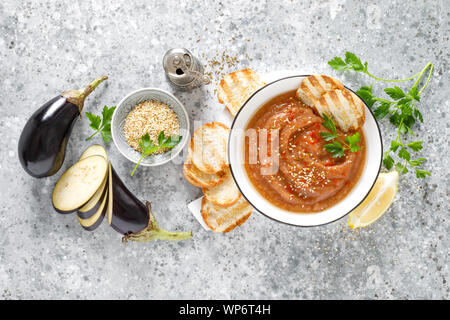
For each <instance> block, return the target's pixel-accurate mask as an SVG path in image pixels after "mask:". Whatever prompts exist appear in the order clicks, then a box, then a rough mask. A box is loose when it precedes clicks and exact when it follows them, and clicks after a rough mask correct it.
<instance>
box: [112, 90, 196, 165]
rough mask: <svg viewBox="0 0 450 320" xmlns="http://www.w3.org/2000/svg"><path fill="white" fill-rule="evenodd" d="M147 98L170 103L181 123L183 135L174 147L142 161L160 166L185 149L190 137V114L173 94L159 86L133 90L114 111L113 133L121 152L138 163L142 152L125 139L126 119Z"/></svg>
mask: <svg viewBox="0 0 450 320" xmlns="http://www.w3.org/2000/svg"><path fill="white" fill-rule="evenodd" d="M146 100H156V101H159V102H162V103H165V104H166V105H168V106H169V107H170V108H171V109H172V110H173V111H174V112H175V114H176V115H177V117H178V121H179V123H180V132H179V135H181V136H183V137H182V139H181V141H180V142H179V143H178V144H177V145H176V146H175V147H174V148H173V149H171V150H169V151H167V152H164V153H161V154H156V155H152V156H148V157H147V158H145V159H144V160H142V161H141V163H140V165H142V166H159V165H161V164H164V163H167V162H169V161H170V160H172V159H173V158H175V157H176V156H177V155H178V153H180V151H181V150H183V148H184V146H185V145H186V143H187V141H188V138H189V126H190V124H189V116H188V114H187V112H186V109H185V108H184V106H183V104H182V103H181V102H180V100H178V99H177V98H176V97H175V96H174V95H173V94H171V93H169V92H167V91H164V90H161V89H157V88H143V89H139V90H136V91H133V92H131V93H130V94H128V95H127V96H126V97H125V98H123V99H122V100H121V101H120V102H119V104H118V105H117V107H116V110H115V111H114V114H113V117H112V120H111V135H112V140H113V141H114V144H115V145H116V147H117V149H118V150H119V152H120V153H121V154H122V155H123V156H124V157H125V158H127V159H128V160H130V161H131V162H134V163H138V161H139V159H140V158H141V153H140V152H138V151H136V150H134V149H133V148H132V147H131V146H130V145H129V144H128V142H127V141H126V139H125V133H124V127H125V119H126V117H127V115H128V113H130V111H131V109H133V107H134V106H135V105H137V104H138V103H141V102H143V101H146Z"/></svg>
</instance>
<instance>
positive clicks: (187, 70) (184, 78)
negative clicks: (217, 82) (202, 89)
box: [163, 48, 210, 89]
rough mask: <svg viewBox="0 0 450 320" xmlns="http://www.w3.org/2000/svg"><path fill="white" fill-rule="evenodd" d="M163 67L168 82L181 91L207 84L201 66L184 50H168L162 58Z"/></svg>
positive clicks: (207, 79) (207, 81) (206, 77)
mask: <svg viewBox="0 0 450 320" xmlns="http://www.w3.org/2000/svg"><path fill="white" fill-rule="evenodd" d="M163 67H164V71H165V72H166V76H167V78H168V79H169V81H170V82H171V83H172V84H173V85H175V86H177V87H179V88H182V89H192V88H193V87H196V86H197V87H198V86H200V85H201V84H209V82H210V80H209V78H208V76H206V75H205V74H204V70H203V65H202V64H201V62H200V61H199V60H198V59H197V58H196V57H195V56H193V55H192V53H191V52H190V51H189V50H187V49H184V48H179V49H178V48H177V49H170V50H169V51H167V52H166V54H165V55H164V58H163Z"/></svg>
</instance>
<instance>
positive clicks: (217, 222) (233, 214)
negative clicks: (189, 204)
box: [201, 197, 253, 232]
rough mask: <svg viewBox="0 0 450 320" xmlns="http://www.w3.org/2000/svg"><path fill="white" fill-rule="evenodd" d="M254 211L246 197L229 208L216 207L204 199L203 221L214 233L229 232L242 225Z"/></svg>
mask: <svg viewBox="0 0 450 320" xmlns="http://www.w3.org/2000/svg"><path fill="white" fill-rule="evenodd" d="M252 210H253V208H252V206H251V205H250V204H249V203H248V202H247V201H246V200H245V199H244V197H241V198H240V199H239V200H238V201H237V202H236V203H235V204H233V205H232V206H230V207H227V208H223V207H219V206H216V205H214V204H213V203H212V202H210V201H209V200H208V199H207V198H206V197H204V198H203V200H202V210H201V211H202V217H203V220H204V221H205V223H206V225H207V226H208V227H209V228H210V229H211V230H212V231H214V232H229V231H231V230H233V229H234V228H235V227H237V226H240V225H242V224H243V223H244V222H245V221H246V220H247V219H248V218H249V217H250V215H251V213H252Z"/></svg>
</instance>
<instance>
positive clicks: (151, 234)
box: [122, 201, 192, 243]
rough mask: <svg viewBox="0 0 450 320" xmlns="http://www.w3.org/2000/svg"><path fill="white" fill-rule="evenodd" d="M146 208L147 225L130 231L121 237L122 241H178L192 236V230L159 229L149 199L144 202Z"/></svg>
mask: <svg viewBox="0 0 450 320" xmlns="http://www.w3.org/2000/svg"><path fill="white" fill-rule="evenodd" d="M145 205H146V206H147V210H148V215H149V220H148V224H147V227H146V228H145V229H143V230H141V231H139V232H136V233H130V234H127V235H125V236H124V237H123V238H122V242H123V243H126V242H127V241H137V242H147V241H151V240H155V239H159V240H169V241H179V240H186V239H190V238H192V231H188V232H171V231H166V230H164V229H161V228H160V227H159V226H158V223H157V222H156V218H155V215H154V214H153V212H152V205H151V203H150V202H149V201H147V202H146V203H145Z"/></svg>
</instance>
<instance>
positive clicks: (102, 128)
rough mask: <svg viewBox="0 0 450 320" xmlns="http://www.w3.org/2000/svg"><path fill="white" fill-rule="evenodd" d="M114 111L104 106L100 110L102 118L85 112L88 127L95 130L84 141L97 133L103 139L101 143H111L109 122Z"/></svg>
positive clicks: (113, 108)
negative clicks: (88, 122)
mask: <svg viewBox="0 0 450 320" xmlns="http://www.w3.org/2000/svg"><path fill="white" fill-rule="evenodd" d="M115 109H116V107H111V108H108V106H104V107H103V110H102V117H100V116H96V115H94V114H92V113H90V112H86V117H87V118H88V119H89V121H90V122H91V123H90V124H89V126H90V127H91V128H92V129H94V130H95V132H94V133H93V134H92V135H90V136H89V137H88V138H86V141H89V140H91V139H92V137H93V136H95V135H96V134H97V133H99V132H100V135H101V136H102V138H103V141H105V142H106V143H108V142H110V141H111V120H112V116H113V113H114V110H115Z"/></svg>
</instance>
